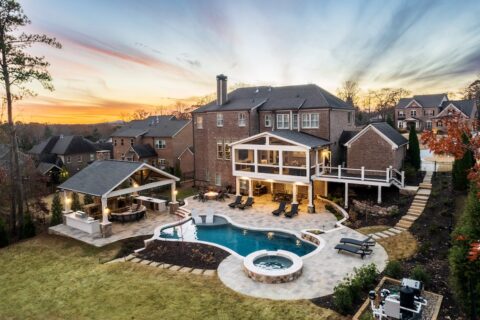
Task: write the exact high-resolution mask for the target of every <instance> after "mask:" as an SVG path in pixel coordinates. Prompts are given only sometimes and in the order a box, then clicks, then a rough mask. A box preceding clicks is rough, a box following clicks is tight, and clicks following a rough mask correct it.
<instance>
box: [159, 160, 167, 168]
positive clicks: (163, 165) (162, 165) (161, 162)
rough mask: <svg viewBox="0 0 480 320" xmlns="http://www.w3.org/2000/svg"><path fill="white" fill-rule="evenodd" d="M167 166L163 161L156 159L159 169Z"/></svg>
mask: <svg viewBox="0 0 480 320" xmlns="http://www.w3.org/2000/svg"><path fill="white" fill-rule="evenodd" d="M166 164H167V161H166V160H165V159H158V165H159V166H160V167H165V166H166Z"/></svg>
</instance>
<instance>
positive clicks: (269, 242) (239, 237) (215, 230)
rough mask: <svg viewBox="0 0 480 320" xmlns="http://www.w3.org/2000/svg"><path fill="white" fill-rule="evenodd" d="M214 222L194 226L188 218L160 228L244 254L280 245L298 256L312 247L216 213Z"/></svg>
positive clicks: (166, 234)
mask: <svg viewBox="0 0 480 320" xmlns="http://www.w3.org/2000/svg"><path fill="white" fill-rule="evenodd" d="M222 222H223V223H222ZM215 224H216V225H215V226H202V225H200V226H196V225H195V224H194V223H193V221H192V220H189V221H187V222H186V223H184V224H182V225H179V226H176V227H171V228H166V229H164V230H162V231H161V237H162V238H168V239H181V238H183V240H184V241H194V240H200V241H207V242H212V243H216V244H219V245H222V246H224V247H227V248H229V249H231V250H233V251H235V252H236V253H238V254H239V255H241V256H247V255H249V254H250V253H252V252H254V251H258V250H269V251H276V250H279V249H280V250H286V251H290V252H293V253H295V254H296V255H298V256H300V257H301V256H304V255H306V254H308V253H310V252H312V251H313V250H315V248H316V246H314V245H312V244H310V243H307V242H305V241H302V240H300V239H298V238H297V237H295V236H294V235H291V234H288V233H282V232H276V231H272V232H268V231H256V230H250V229H242V228H238V227H235V226H233V225H231V224H230V223H228V222H227V221H226V220H225V219H223V218H220V217H215Z"/></svg>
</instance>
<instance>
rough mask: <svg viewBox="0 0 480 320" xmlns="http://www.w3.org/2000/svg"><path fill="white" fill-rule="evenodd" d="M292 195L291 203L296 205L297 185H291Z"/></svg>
mask: <svg viewBox="0 0 480 320" xmlns="http://www.w3.org/2000/svg"><path fill="white" fill-rule="evenodd" d="M292 193H293V197H292V203H298V201H297V184H295V183H294V184H292Z"/></svg>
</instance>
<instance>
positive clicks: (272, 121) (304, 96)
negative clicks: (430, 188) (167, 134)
mask: <svg viewBox="0 0 480 320" xmlns="http://www.w3.org/2000/svg"><path fill="white" fill-rule="evenodd" d="M192 116H193V120H194V130H193V131H194V134H193V140H194V149H195V181H196V183H197V184H204V185H207V186H216V187H225V188H228V187H231V188H232V189H234V190H236V192H237V194H239V193H240V192H242V193H248V194H249V195H253V193H254V191H255V190H254V185H256V186H258V185H262V188H260V187H258V188H257V191H258V190H262V191H261V192H263V191H264V190H268V192H271V193H277V192H280V193H282V192H284V193H287V194H291V195H292V196H293V200H292V201H293V202H297V201H298V200H299V199H300V198H305V199H306V198H308V210H309V211H313V210H314V201H313V199H314V198H315V197H316V195H319V194H322V195H325V194H326V193H327V190H328V186H327V183H328V182H340V183H345V185H346V190H348V184H349V183H350V184H355V183H357V184H368V185H375V186H378V187H379V192H380V188H381V187H384V186H385V187H388V186H391V185H392V184H395V185H396V186H401V185H402V182H401V181H400V180H398V179H397V178H399V176H398V175H395V176H394V173H395V172H394V171H393V170H391V169H390V168H389V167H390V166H394V165H395V163H394V159H393V158H392V159H391V160H392V162H391V163H390V162H388V161H386V162H385V167H383V168H382V169H381V170H382V174H383V175H384V177H382V178H381V179H379V178H378V177H377V178H375V179H368V176H369V175H370V174H369V172H366V173H365V179H363V178H361V177H360V169H361V167H362V166H365V165H364V164H363V165H359V167H357V168H356V169H357V171H356V172H358V174H357V175H348V173H349V171H348V170H350V169H351V168H350V169H347V168H342V167H341V168H340V172H338V169H339V167H338V166H339V165H341V164H342V146H341V144H340V139H341V137H342V135H343V136H344V137H345V135H346V133H344V132H351V131H355V129H356V127H355V123H354V119H355V110H354V108H353V107H352V106H350V105H349V104H347V103H345V102H344V101H342V100H341V99H339V98H337V97H336V96H334V95H333V94H331V93H329V92H327V91H326V90H324V89H322V88H320V87H318V86H316V85H311V84H309V85H297V86H285V87H249V88H240V89H236V90H234V91H232V92H230V93H228V94H227V77H226V76H224V75H219V76H217V100H216V101H212V102H210V103H208V104H206V105H204V106H202V107H200V108H198V109H197V110H195V111H193V112H192ZM392 130H393V129H392ZM375 139H376V140H381V138H378V137H375ZM362 152H365V151H362ZM379 155H380V154H378V153H376V152H370V153H368V154H367V155H366V156H365V158H364V159H362V161H366V162H368V161H370V159H371V160H373V159H375V158H376V157H379ZM379 165H380V164H379ZM395 167H396V166H395ZM399 174H400V173H399ZM399 179H400V178H399ZM259 188H260V189H259ZM259 192H260V191H259ZM347 202H348V201H347Z"/></svg>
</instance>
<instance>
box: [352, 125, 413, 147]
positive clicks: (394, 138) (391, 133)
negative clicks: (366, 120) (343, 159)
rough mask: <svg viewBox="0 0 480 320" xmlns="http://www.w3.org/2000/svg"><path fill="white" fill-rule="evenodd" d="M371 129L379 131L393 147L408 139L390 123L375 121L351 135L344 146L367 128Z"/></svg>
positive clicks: (401, 144)
mask: <svg viewBox="0 0 480 320" xmlns="http://www.w3.org/2000/svg"><path fill="white" fill-rule="evenodd" d="M370 129H373V130H375V132H377V133H379V135H380V136H381V137H382V138H383V139H385V140H386V141H387V142H388V143H390V144H391V145H392V146H393V147H395V148H398V147H401V146H403V145H405V144H407V143H408V140H407V139H406V138H405V137H404V136H402V135H401V134H400V133H399V132H398V131H397V130H395V129H394V128H393V127H392V126H391V125H389V124H388V123H386V122H376V123H371V124H369V125H368V126H366V127H365V128H363V130H362V131H360V132H359V133H357V134H356V135H355V136H353V137H352V138H351V139H350V140H349V141H347V142H346V143H345V146H347V147H348V146H349V145H351V144H352V143H353V142H354V141H355V140H357V139H358V138H360V137H361V136H362V135H363V134H364V133H365V132H367V131H368V130H370Z"/></svg>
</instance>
